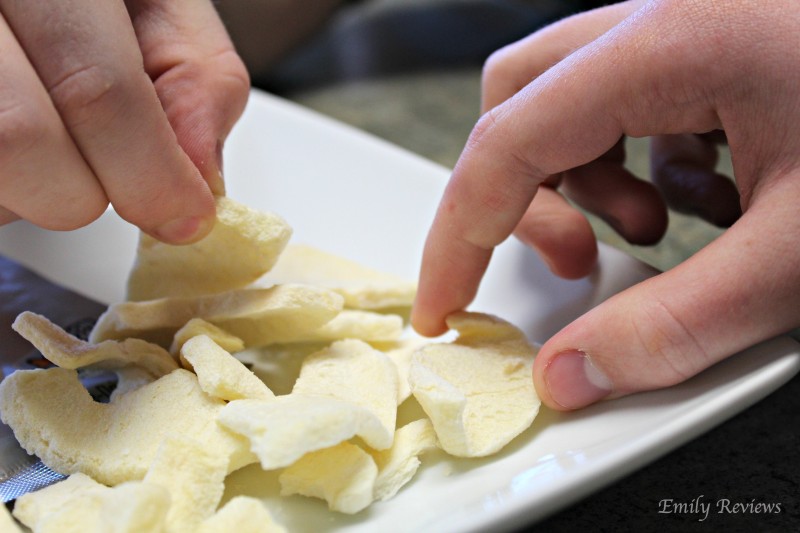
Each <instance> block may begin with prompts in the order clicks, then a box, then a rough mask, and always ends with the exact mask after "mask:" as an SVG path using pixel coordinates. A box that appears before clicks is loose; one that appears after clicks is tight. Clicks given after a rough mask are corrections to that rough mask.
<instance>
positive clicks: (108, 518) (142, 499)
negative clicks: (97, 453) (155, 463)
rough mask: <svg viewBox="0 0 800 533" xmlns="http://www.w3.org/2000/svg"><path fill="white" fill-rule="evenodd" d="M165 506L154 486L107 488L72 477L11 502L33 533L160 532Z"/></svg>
mask: <svg viewBox="0 0 800 533" xmlns="http://www.w3.org/2000/svg"><path fill="white" fill-rule="evenodd" d="M169 505H170V497H169V493H168V492H167V491H166V490H165V489H164V488H163V487H160V486H159V485H153V484H149V483H142V482H140V481H131V482H127V483H122V484H120V485H117V486H116V487H113V488H112V487H106V486H105V485H102V484H100V483H97V482H96V481H94V480H93V479H91V478H90V477H89V476H86V475H84V474H80V473H77V474H73V475H72V476H70V477H68V478H67V479H65V480H64V481H60V482H58V483H56V484H55V485H50V486H49V487H46V488H44V489H41V490H38V491H36V492H30V493H28V494H25V495H24V496H20V497H19V498H17V501H16V502H15V504H14V516H15V517H16V518H17V519H18V520H19V521H20V522H22V523H23V524H25V525H26V526H28V527H29V528H31V529H32V530H33V531H35V532H36V533H79V532H80V533H82V532H85V531H113V532H120V533H122V532H126V533H139V532H141V531H161V530H162V529H163V527H164V522H165V518H166V515H167V509H168V508H169ZM3 531H5V530H3Z"/></svg>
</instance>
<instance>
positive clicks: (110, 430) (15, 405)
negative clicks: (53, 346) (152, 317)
mask: <svg viewBox="0 0 800 533" xmlns="http://www.w3.org/2000/svg"><path fill="white" fill-rule="evenodd" d="M224 405H225V402H223V401H222V400H220V399H218V398H212V397H211V396H208V395H207V394H205V393H204V392H203V391H202V390H201V389H200V386H199V385H198V382H197V377H196V376H195V375H194V374H192V373H191V372H188V371H186V370H183V369H178V370H175V371H173V372H171V373H169V374H167V375H166V376H164V377H162V378H159V379H158V380H156V381H154V382H152V383H149V384H146V385H143V386H142V387H140V388H138V389H136V390H133V391H131V392H128V393H126V394H123V395H121V396H120V397H119V398H118V399H117V400H116V401H114V402H112V403H109V404H103V403H98V402H95V401H94V400H93V399H92V397H91V396H89V393H88V392H87V391H86V389H85V388H84V387H83V385H82V384H81V383H80V381H79V380H78V376H77V373H76V372H75V371H74V370H68V369H64V368H50V369H47V370H27V371H23V370H18V371H16V372H14V373H13V374H11V375H10V376H8V377H6V378H5V379H4V380H3V381H2V382H0V416H1V417H2V420H3V422H5V423H6V424H8V425H9V426H10V427H11V429H13V430H14V435H15V437H16V438H17V440H18V441H19V443H20V445H21V446H22V447H23V448H25V450H27V451H28V453H31V454H35V455H37V456H38V457H39V458H40V459H41V460H42V462H43V463H44V464H46V465H47V466H49V467H50V468H52V469H53V470H55V471H56V472H60V473H62V474H67V475H69V474H74V473H77V472H82V473H84V474H87V475H89V476H91V477H92V478H93V479H96V480H97V481H99V482H101V483H104V484H107V485H116V484H119V483H122V482H124V481H129V480H137V479H142V478H143V477H144V476H145V474H146V473H147V469H148V468H149V467H150V464H151V463H152V461H153V458H154V457H155V455H156V452H157V450H158V447H159V445H160V444H161V441H162V440H163V439H164V437H165V436H166V435H168V434H170V433H173V432H174V433H181V434H185V435H192V437H194V438H196V439H197V440H199V441H201V442H203V443H204V444H205V446H206V447H207V449H208V450H212V451H213V452H214V453H216V454H218V455H219V456H222V457H228V458H230V464H229V466H228V467H229V469H230V470H231V471H233V470H235V469H237V468H240V467H242V466H244V465H246V464H250V463H251V462H253V461H254V458H253V456H252V454H250V452H249V450H248V443H247V441H245V440H244V439H242V438H241V437H239V436H238V435H236V434H234V433H231V432H229V431H227V430H226V429H224V428H221V427H220V426H219V425H218V424H217V423H216V418H217V414H218V413H219V412H220V411H221V410H222V408H223V406H224Z"/></svg>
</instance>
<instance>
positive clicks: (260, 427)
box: [218, 394, 394, 470]
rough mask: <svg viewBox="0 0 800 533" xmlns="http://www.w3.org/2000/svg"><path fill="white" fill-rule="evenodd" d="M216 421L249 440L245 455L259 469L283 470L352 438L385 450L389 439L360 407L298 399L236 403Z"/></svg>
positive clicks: (301, 396)
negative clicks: (255, 458) (257, 463)
mask: <svg viewBox="0 0 800 533" xmlns="http://www.w3.org/2000/svg"><path fill="white" fill-rule="evenodd" d="M218 420H219V423H220V424H221V425H222V426H224V427H226V428H228V429H230V430H231V431H234V432H236V433H239V434H241V435H244V436H245V437H247V438H248V439H249V440H250V447H251V450H252V451H253V453H255V454H256V456H258V459H259V460H260V462H261V467H262V468H264V470H274V469H276V468H282V467H285V466H289V465H290V464H292V463H294V462H295V461H297V460H298V459H299V458H300V457H302V456H303V455H305V454H306V453H308V452H312V451H316V450H320V449H323V448H329V447H331V446H335V445H336V444H339V443H340V442H344V441H346V440H348V439H351V438H352V437H354V436H356V435H357V436H359V437H361V438H362V439H363V440H364V442H366V443H368V444H370V445H371V446H373V445H374V444H377V445H379V446H380V447H381V448H386V447H388V446H390V445H391V442H392V438H393V437H394V435H393V434H392V433H389V434H387V432H386V428H385V426H384V425H383V424H382V423H381V421H380V420H379V419H378V417H377V416H375V414H374V413H372V412H371V411H368V410H367V409H364V408H363V407H360V406H358V405H355V404H353V403H350V402H344V401H340V400H336V399H334V398H324V397H315V396H308V395H304V394H289V395H287V396H277V397H276V398H275V399H274V400H236V401H233V402H231V403H229V404H228V405H227V406H225V408H223V409H222V411H221V412H220V414H219V418H218ZM387 442H388V444H386V443H387ZM373 447H377V446H373Z"/></svg>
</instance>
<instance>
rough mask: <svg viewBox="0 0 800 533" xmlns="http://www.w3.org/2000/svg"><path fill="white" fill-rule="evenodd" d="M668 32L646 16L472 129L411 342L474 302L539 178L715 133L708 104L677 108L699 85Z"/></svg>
mask: <svg viewBox="0 0 800 533" xmlns="http://www.w3.org/2000/svg"><path fill="white" fill-rule="evenodd" d="M674 26H675V24H674V23H670V19H669V17H666V16H664V13H663V12H661V13H659V12H658V9H657V8H655V9H653V8H651V7H650V6H646V7H644V8H642V9H641V10H639V11H637V12H635V13H634V14H632V15H631V16H630V17H628V18H627V19H625V20H623V21H622V22H621V23H620V24H618V25H617V26H615V27H614V28H612V29H611V30H610V31H609V32H607V33H605V34H604V35H602V36H601V37H599V38H598V39H596V40H595V41H593V42H592V43H590V44H588V45H586V46H584V47H583V48H581V49H579V50H577V51H576V52H574V53H573V54H571V55H570V56H568V57H567V58H565V59H564V60H562V61H561V62H559V63H558V64H556V65H555V66H553V67H552V68H550V69H549V70H547V71H546V72H544V73H543V74H542V75H541V76H539V77H538V78H536V79H535V80H534V81H533V82H531V83H530V84H529V85H528V86H526V87H525V88H524V89H523V90H522V91H520V92H519V93H517V94H516V95H515V96H514V97H512V98H511V99H509V100H507V101H506V102H505V103H503V104H501V105H499V106H498V107H495V108H493V109H492V110H490V111H489V112H487V113H486V114H485V115H484V116H483V117H482V118H481V120H480V121H479V122H478V124H477V126H476V128H475V129H474V130H473V132H472V134H471V136H470V139H469V141H468V142H467V146H466V148H465V150H464V152H463V153H462V155H461V158H460V159H459V161H458V163H457V165H456V167H455V169H454V171H453V174H452V176H451V179H450V182H449V183H448V186H447V188H446V190H445V193H444V196H443V198H442V200H441V203H440V205H439V209H438V211H437V214H436V217H435V220H434V222H433V226H432V227H431V230H430V233H429V235H428V238H427V241H426V244H425V249H424V253H423V260H422V268H421V273H420V279H419V289H418V293H417V300H416V302H415V305H414V310H413V313H412V322H413V324H414V327H415V328H416V329H417V331H419V332H420V333H422V334H425V335H437V334H440V333H442V332H443V331H445V329H446V326H445V323H444V318H445V317H446V316H447V315H448V314H450V313H452V312H454V311H456V310H459V309H463V308H464V307H466V306H467V305H468V304H469V303H470V302H471V301H472V299H473V298H474V296H475V294H476V291H477V288H478V285H479V283H480V280H481V278H482V277H483V274H484V272H485V269H486V267H487V265H488V263H489V259H490V257H491V253H492V250H493V249H494V247H495V246H497V245H499V244H500V243H502V242H503V241H504V240H505V239H506V238H507V237H508V236H509V235H510V234H511V232H512V231H513V230H514V228H515V227H516V225H517V222H518V221H519V220H520V218H521V217H522V215H523V214H524V213H525V210H526V208H527V207H528V205H529V204H530V202H531V200H532V199H533V197H534V195H535V194H536V191H537V189H538V187H539V185H540V184H541V183H542V182H543V181H544V180H545V179H547V177H548V176H550V175H553V174H557V173H560V172H563V171H565V170H568V169H571V168H575V167H578V166H581V165H584V164H586V163H588V162H590V161H592V160H594V159H596V158H598V157H599V156H601V155H602V154H603V153H605V152H606V151H608V150H609V149H610V148H611V147H612V146H614V144H615V143H616V142H617V141H618V140H619V139H620V137H622V135H625V134H627V135H630V136H634V137H640V136H645V135H651V134H655V133H669V132H678V131H695V132H700V131H709V130H711V129H714V128H716V127H719V120H718V118H717V116H716V114H715V112H714V110H713V109H712V107H711V106H710V105H709V103H708V102H707V100H706V99H704V98H702V97H697V98H693V99H692V98H686V94H687V92H688V91H687V88H688V87H689V86H690V85H692V86H702V85H703V81H702V77H703V76H704V75H706V76H707V73H705V72H703V69H702V67H701V65H702V64H703V61H702V60H700V61H697V62H696V64H694V65H686V64H683V65H676V64H675V61H674V54H675V50H674V48H675V43H674V42H672V41H673V39H670V32H676V31H678V30H680V31H684V32H685V31H687V30H686V29H685V28H675V27H674ZM688 31H697V32H700V31H702V30H700V29H699V28H695V29H693V30H688ZM695 53H696V54H702V53H703V52H702V51H696V52H695Z"/></svg>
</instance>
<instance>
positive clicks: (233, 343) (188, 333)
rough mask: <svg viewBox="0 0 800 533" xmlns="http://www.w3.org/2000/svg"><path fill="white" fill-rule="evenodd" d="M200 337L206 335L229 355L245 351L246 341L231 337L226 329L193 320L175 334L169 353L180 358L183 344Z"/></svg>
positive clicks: (198, 319)
mask: <svg viewBox="0 0 800 533" xmlns="http://www.w3.org/2000/svg"><path fill="white" fill-rule="evenodd" d="M198 335H206V336H207V337H209V338H210V339H211V340H213V341H214V342H216V343H217V344H219V346H220V347H221V348H222V349H223V350H225V351H226V352H229V353H236V352H241V351H242V350H244V341H243V340H242V339H240V338H239V337H237V336H236V335H231V334H230V333H228V332H227V331H225V330H224V329H222V328H219V327H217V326H215V325H214V324H212V323H211V322H207V321H205V320H203V319H202V318H193V319H191V320H190V321H189V322H187V323H186V324H184V325H183V327H182V328H181V329H179V330H178V331H176V332H175V336H174V337H173V338H172V344H171V345H170V347H169V353H171V354H172V355H173V357H176V358H178V357H180V353H181V348H182V347H183V343H185V342H186V341H188V340H189V339H191V338H192V337H197V336H198Z"/></svg>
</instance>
